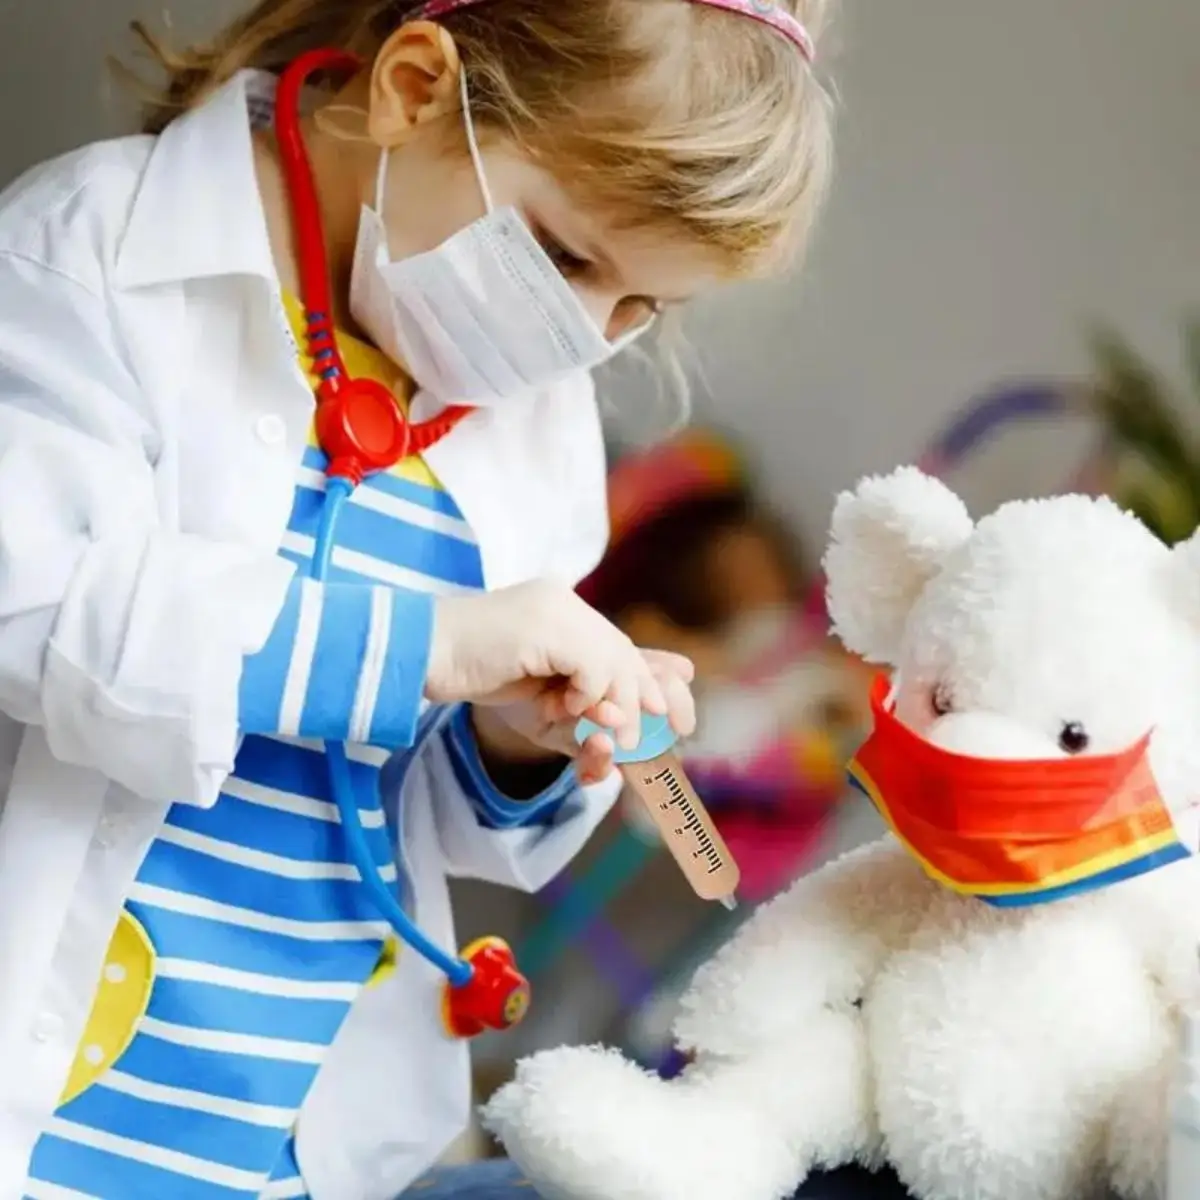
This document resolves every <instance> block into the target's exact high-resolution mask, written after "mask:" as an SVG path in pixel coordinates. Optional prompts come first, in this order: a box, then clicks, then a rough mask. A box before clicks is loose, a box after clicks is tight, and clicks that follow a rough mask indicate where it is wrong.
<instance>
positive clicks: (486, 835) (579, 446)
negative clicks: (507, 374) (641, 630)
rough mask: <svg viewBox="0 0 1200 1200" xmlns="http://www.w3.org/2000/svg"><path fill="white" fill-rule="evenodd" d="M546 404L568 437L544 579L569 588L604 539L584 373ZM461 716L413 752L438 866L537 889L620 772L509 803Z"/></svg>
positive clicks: (604, 807)
mask: <svg viewBox="0 0 1200 1200" xmlns="http://www.w3.org/2000/svg"><path fill="white" fill-rule="evenodd" d="M554 404H555V405H556V406H559V413H561V414H564V415H565V418H566V419H565V421H564V425H565V427H566V429H568V430H569V431H570V434H569V436H567V437H564V438H563V443H564V444H563V448H562V453H561V454H557V455H556V456H555V464H556V469H557V471H558V480H559V484H558V489H559V492H560V494H561V496H562V499H563V509H564V512H565V513H566V514H567V518H566V520H564V521H563V522H562V524H561V525H560V527H559V533H558V540H557V541H556V543H555V545H554V546H553V547H552V548H551V550H550V553H549V559H550V564H551V565H550V569H549V571H548V572H547V573H548V574H552V575H555V576H557V577H559V578H563V579H569V580H571V581H572V582H573V583H577V582H578V581H579V580H580V579H582V578H584V577H585V576H586V575H588V574H589V573H590V572H591V571H592V570H593V569H594V567H595V566H596V564H597V563H598V562H599V561H600V558H601V556H602V555H603V554H604V549H605V546H606V544H607V541H608V507H607V503H606V500H605V495H606V490H605V478H606V467H605V456H604V442H603V437H602V434H601V428H600V421H599V415H598V412H597V409H596V400H595V392H594V388H593V385H592V380H591V377H590V376H587V375H580V376H577V377H576V378H574V379H572V380H569V381H568V383H567V385H566V386H564V387H563V388H562V390H561V391H560V393H559V394H558V395H557V396H556V397H555V398H554ZM467 712H468V710H467V709H466V708H465V707H464V708H463V709H460V710H459V711H458V712H456V713H455V714H454V715H453V716H452V717H451V719H450V720H448V721H446V722H444V723H443V724H442V726H441V728H440V730H439V732H438V735H437V736H436V737H434V738H431V739H430V740H429V743H428V744H427V746H426V747H425V748H424V750H423V753H424V754H425V755H426V756H427V763H426V766H427V769H428V771H429V774H430V778H431V785H432V786H433V788H434V789H435V802H436V806H437V814H438V828H439V831H440V836H441V842H442V847H443V850H444V852H445V856H446V860H447V867H448V869H449V870H450V872H451V873H452V874H456V875H461V876H469V877H471V878H478V879H484V880H487V881H489V882H492V883H499V884H503V885H507V886H511V887H517V888H520V889H522V890H524V891H537V890H538V889H540V888H541V887H543V886H544V885H545V884H546V883H548V882H549V881H550V880H551V879H552V878H553V877H554V876H555V875H557V874H558V873H559V872H560V871H562V870H563V869H564V868H565V867H566V866H567V864H568V863H569V862H570V861H571V859H572V858H574V857H575V855H576V854H578V853H579V851H580V850H581V849H582V848H583V846H584V843H586V842H587V840H588V838H589V837H591V835H592V833H593V831H594V830H595V828H596V826H597V825H599V823H600V822H601V821H602V820H603V819H604V817H605V815H606V814H607V813H608V811H609V810H610V809H611V808H612V806H613V804H614V803H615V801H616V799H617V796H618V795H619V793H620V790H621V782H620V776H619V775H617V774H616V773H614V774H613V775H612V776H611V777H610V778H609V779H606V780H605V781H604V782H602V783H599V784H595V785H592V786H589V787H581V786H580V785H579V783H578V782H577V780H576V779H575V776H574V773H573V771H572V770H571V768H570V767H568V768H567V769H566V770H565V771H564V772H563V774H562V775H561V776H560V778H559V779H558V781H557V782H556V783H554V784H552V785H551V786H550V787H549V788H547V789H546V791H544V792H543V793H542V794H541V795H540V796H536V797H533V798H532V799H528V800H514V799H510V798H508V797H506V796H505V795H504V794H503V793H501V792H499V791H498V790H497V789H496V787H495V786H494V785H493V784H492V783H491V781H490V780H489V779H488V777H487V772H486V771H485V770H484V767H483V763H482V761H481V759H480V756H479V751H478V748H477V747H476V745H475V743H474V735H473V733H472V730H471V725H470V722H469V720H467V719H466V718H467Z"/></svg>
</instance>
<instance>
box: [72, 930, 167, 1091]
mask: <svg viewBox="0 0 1200 1200" xmlns="http://www.w3.org/2000/svg"><path fill="white" fill-rule="evenodd" d="M154 960H155V954H154V946H153V944H152V943H151V941H150V938H149V936H148V935H147V933H146V931H145V929H143V928H142V925H141V922H140V921H138V919H137V918H136V917H134V916H132V915H131V914H130V913H128V912H123V913H122V914H121V919H120V920H119V921H118V922H117V928H116V931H115V932H114V933H113V935H112V940H111V941H110V942H109V943H108V953H107V954H106V955H105V957H104V968H103V970H102V971H101V972H100V983H99V986H98V987H97V989H96V998H95V1000H93V1001H92V1011H91V1013H90V1014H89V1016H88V1020H87V1026H86V1027H85V1028H84V1031H83V1037H82V1039H81V1040H80V1042H79V1048H78V1050H76V1052H75V1061H74V1063H73V1064H72V1066H71V1074H70V1075H69V1076H68V1078H67V1086H66V1088H65V1089H64V1091H63V1094H62V1098H61V1100H60V1101H59V1105H60V1107H61V1106H62V1105H65V1104H69V1103H70V1102H71V1101H72V1100H74V1099H76V1098H77V1097H79V1096H81V1095H82V1094H83V1093H84V1092H86V1091H87V1089H88V1088H90V1087H91V1086H92V1084H94V1083H96V1082H97V1081H98V1080H99V1079H100V1077H101V1076H102V1075H103V1074H104V1072H105V1071H107V1070H108V1069H109V1067H111V1066H112V1065H113V1063H115V1062H116V1061H117V1059H119V1058H120V1057H121V1055H122V1054H124V1053H125V1051H126V1050H127V1049H128V1048H129V1043H130V1042H132V1041H133V1039H134V1035H135V1034H136V1033H137V1029H138V1026H139V1025H140V1024H141V1021H142V1018H143V1017H144V1016H145V1015H146V1009H147V1008H148V1007H149V1004H150V992H151V989H152V988H153V986H154Z"/></svg>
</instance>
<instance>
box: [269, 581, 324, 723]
mask: <svg viewBox="0 0 1200 1200" xmlns="http://www.w3.org/2000/svg"><path fill="white" fill-rule="evenodd" d="M323 600H324V593H323V591H322V589H321V587H320V585H319V584H317V583H315V582H313V580H311V579H305V580H304V581H303V582H302V583H301V585H300V618H299V621H298V623H297V625H296V640H295V642H294V643H293V644H292V661H291V662H290V663H289V664H288V673H287V680H286V682H285V683H284V685H283V699H282V701H281V702H280V705H279V728H280V729H281V730H282V731H283V732H284V733H299V732H300V721H301V719H302V718H303V716H304V700H305V697H306V696H307V695H308V678H309V675H310V674H311V672H312V661H313V656H314V655H315V654H316V652H317V637H318V636H319V635H320V632H321V609H322V608H323V607H324V605H323Z"/></svg>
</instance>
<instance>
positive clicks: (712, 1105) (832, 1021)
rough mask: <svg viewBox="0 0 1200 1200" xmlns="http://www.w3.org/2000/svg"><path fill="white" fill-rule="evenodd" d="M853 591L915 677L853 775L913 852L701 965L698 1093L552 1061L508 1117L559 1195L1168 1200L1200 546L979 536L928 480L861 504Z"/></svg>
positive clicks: (838, 567) (1054, 528) (1197, 904)
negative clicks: (853, 1170) (887, 1194)
mask: <svg viewBox="0 0 1200 1200" xmlns="http://www.w3.org/2000/svg"><path fill="white" fill-rule="evenodd" d="M826 569H827V575H828V594H829V605H830V612H831V615H832V618H833V620H834V623H835V628H836V630H837V632H838V634H839V636H840V637H841V638H842V639H843V641H844V642H845V644H846V645H847V646H848V647H849V648H850V649H852V650H853V651H855V652H856V653H858V654H860V655H862V656H863V657H864V658H866V659H867V660H869V661H872V662H875V663H880V664H885V665H886V666H888V667H890V668H892V669H893V672H894V673H893V674H892V677H891V679H890V680H888V679H886V678H881V680H880V681H879V685H878V686H877V688H876V690H875V693H874V696H873V724H874V727H873V732H872V734H871V735H870V737H869V738H868V739H867V741H866V743H865V744H864V745H863V746H862V747H861V748H860V750H859V751H858V754H857V756H856V759H855V762H854V764H853V767H852V773H853V776H854V778H855V779H856V781H857V782H858V784H859V785H860V786H861V787H862V788H863V789H864V790H865V791H866V792H867V793H868V794H869V795H870V797H871V798H872V800H873V801H874V803H875V804H876V806H877V807H878V808H879V810H880V812H881V813H882V814H883V815H884V816H885V818H886V819H887V820H888V822H889V824H890V825H891V827H892V831H893V832H892V834H891V835H889V836H888V837H886V838H884V839H883V840H881V841H879V842H877V843H875V844H873V845H870V846H868V847H865V848H863V849H860V850H858V851H855V852H853V853H851V854H849V855H847V856H845V857H844V858H842V859H840V860H838V861H837V862H835V863H833V864H831V865H830V866H827V867H825V868H823V869H821V870H819V871H817V872H816V873H814V874H812V875H810V876H808V877H806V878H804V879H802V880H801V881H800V882H799V883H797V884H795V885H794V886H793V887H792V889H791V890H790V891H789V892H787V893H786V894H784V895H783V896H781V897H780V898H778V899H776V900H774V901H772V902H771V903H769V904H767V905H765V906H764V907H763V908H761V909H760V910H759V911H758V912H757V913H756V914H755V915H754V916H753V917H752V918H751V919H750V920H749V921H747V922H746V923H745V924H744V925H743V926H742V927H741V929H740V930H739V931H738V933H737V934H736V936H735V937H734V938H733V939H732V940H731V941H730V942H729V943H728V944H727V945H726V946H725V947H724V948H723V949H722V950H721V951H720V952H719V953H717V954H716V956H715V957H714V958H713V959H712V960H711V962H710V963H708V965H706V966H705V967H704V968H703V969H702V970H701V971H700V972H699V973H698V975H697V976H696V979H695V981H694V983H693V986H692V989H691V991H690V993H689V994H688V996H687V997H686V998H685V1000H684V1003H683V1006H682V1012H681V1014H680V1016H679V1019H678V1021H677V1023H676V1036H677V1039H678V1043H679V1045H680V1047H681V1048H683V1049H684V1050H687V1051H690V1052H691V1054H692V1055H693V1061H692V1063H691V1064H690V1065H689V1066H688V1067H687V1069H686V1070H685V1071H684V1072H683V1073H682V1074H681V1075H680V1076H679V1077H678V1078H677V1079H676V1080H674V1081H671V1082H664V1081H663V1080H662V1079H660V1078H658V1077H657V1076H655V1075H653V1074H651V1073H650V1072H647V1071H645V1070H643V1069H641V1068H640V1067H638V1066H636V1065H635V1064H632V1063H630V1062H629V1061H627V1060H625V1059H623V1058H622V1056H620V1055H619V1054H617V1053H614V1052H612V1051H605V1050H603V1049H598V1048H592V1049H587V1048H568V1049H561V1050H553V1051H548V1052H545V1053H542V1054H539V1055H535V1056H533V1057H532V1058H530V1059H528V1060H526V1061H525V1062H523V1063H521V1064H520V1065H519V1067H518V1071H517V1076H516V1080H515V1081H514V1082H513V1083H510V1084H509V1085H507V1086H506V1087H504V1088H502V1089H501V1090H500V1091H499V1093H498V1094H497V1095H496V1096H495V1097H494V1098H493V1099H492V1101H491V1103H490V1104H489V1105H488V1107H487V1110H486V1118H487V1121H488V1123H489V1125H490V1127H491V1128H492V1129H493V1130H494V1131H495V1132H496V1133H497V1134H498V1135H499V1136H500V1137H501V1138H502V1140H503V1141H504V1143H505V1146H506V1148H507V1149H508V1151H509V1153H510V1154H511V1155H512V1156H513V1158H514V1159H515V1160H516V1161H517V1162H518V1163H519V1164H520V1165H521V1166H522V1168H523V1169H524V1170H525V1171H526V1172H527V1173H528V1174H529V1176H530V1178H531V1179H532V1180H533V1181H534V1183H535V1185H536V1186H537V1188H538V1189H539V1192H540V1194H542V1195H545V1196H547V1197H550V1198H552V1200H564V1198H568V1200H732V1198H735V1197H736V1200H782V1198H783V1197H785V1196H789V1195H791V1194H792V1192H793V1191H794V1189H795V1187H796V1186H797V1184H798V1183H800V1182H801V1181H802V1180H803V1178H804V1177H805V1176H806V1175H807V1173H808V1172H810V1171H812V1170H814V1169H816V1168H819V1167H827V1166H834V1165H838V1164H842V1163H847V1162H851V1161H856V1162H859V1163H862V1164H866V1165H868V1166H870V1165H878V1164H883V1163H885V1162H888V1163H890V1164H891V1165H893V1166H894V1167H895V1169H896V1171H897V1173H898V1174H899V1175H900V1177H901V1178H902V1180H903V1182H904V1183H905V1185H906V1186H907V1187H908V1189H909V1190H910V1192H911V1193H912V1195H913V1196H914V1197H915V1198H916V1200H963V1198H964V1197H971V1200H1099V1198H1100V1197H1103V1196H1107V1195H1109V1194H1110V1190H1111V1192H1112V1193H1115V1194H1116V1195H1117V1196H1119V1197H1122V1198H1124V1200H1152V1197H1154V1196H1156V1195H1157V1194H1158V1188H1159V1186H1160V1184H1161V1181H1162V1167H1163V1164H1164V1163H1165V1161H1166V1148H1167V1143H1168V1126H1169V1121H1168V1116H1167V1113H1168V1097H1169V1094H1170V1092H1171V1083H1172V1080H1173V1078H1174V1076H1175V1067H1176V1063H1177V1061H1178V1046H1177V1036H1176V1035H1177V1016H1178V1013H1179V1012H1180V1010H1183V1009H1187V1008H1189V1007H1191V1006H1193V1005H1194V1004H1195V1003H1196V1000H1197V984H1198V982H1200V974H1198V971H1197V959H1196V947H1197V944H1198V942H1200V859H1197V858H1195V857H1193V856H1192V855H1193V852H1194V850H1195V847H1196V837H1197V831H1198V824H1200V822H1198V814H1200V810H1198V809H1197V800H1198V799H1200V785H1198V784H1197V782H1196V781H1197V780H1198V779H1200V739H1198V738H1197V737H1196V730H1197V728H1200V536H1196V537H1193V538H1192V539H1191V540H1190V541H1188V542H1185V543H1183V544H1182V545H1180V546H1179V547H1177V548H1176V549H1175V550H1169V549H1168V548H1167V547H1166V546H1164V545H1163V543H1162V542H1160V541H1159V540H1158V539H1157V538H1155V537H1154V535H1153V534H1152V533H1150V532H1149V530H1147V529H1146V527H1145V526H1144V525H1142V524H1141V523H1140V522H1139V521H1138V520H1137V519H1136V518H1134V517H1133V516H1132V515H1130V514H1128V513H1126V512H1123V511H1122V510H1121V509H1119V508H1118V507H1117V506H1116V505H1115V504H1114V503H1112V502H1111V501H1108V500H1104V499H1092V498H1088V497H1085V496H1078V495H1073V496H1063V497H1058V498H1054V499H1050V500H1041V501H1026V502H1018V503H1010V504H1006V505H1004V506H1002V507H1001V508H999V509H998V510H997V511H996V512H995V513H994V514H993V515H992V516H990V517H988V518H986V519H984V520H982V521H980V522H979V523H978V524H977V525H976V524H973V523H972V521H971V519H970V518H969V516H968V515H967V512H966V509H965V507H964V505H963V504H962V502H961V501H960V500H959V499H958V497H957V496H955V495H954V494H953V493H952V492H951V491H950V490H949V489H948V488H946V487H945V485H943V484H941V483H939V482H936V481H935V480H933V479H932V478H930V477H928V476H927V475H924V474H922V473H921V472H920V471H917V470H915V469H911V468H909V469H903V470H900V471H897V472H895V473H894V474H892V475H891V476H888V477H886V478H882V479H880V478H871V479H868V480H866V481H864V482H863V483H862V484H861V485H860V486H859V487H858V489H857V490H856V491H855V492H853V493H850V494H846V495H843V496H842V497H841V499H840V500H839V502H838V505H837V508H836V510H835V513H834V518H833V535H832V540H831V544H830V549H829V553H828V556H827V559H826Z"/></svg>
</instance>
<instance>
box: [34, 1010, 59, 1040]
mask: <svg viewBox="0 0 1200 1200" xmlns="http://www.w3.org/2000/svg"><path fill="white" fill-rule="evenodd" d="M61 1033H62V1021H61V1020H60V1019H59V1018H58V1017H56V1016H55V1015H54V1014H53V1013H42V1014H41V1016H39V1017H38V1019H37V1020H36V1021H34V1023H33V1040H34V1041H35V1042H49V1041H51V1040H52V1039H53V1038H56V1037H58V1036H59V1034H61Z"/></svg>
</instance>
